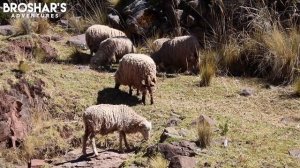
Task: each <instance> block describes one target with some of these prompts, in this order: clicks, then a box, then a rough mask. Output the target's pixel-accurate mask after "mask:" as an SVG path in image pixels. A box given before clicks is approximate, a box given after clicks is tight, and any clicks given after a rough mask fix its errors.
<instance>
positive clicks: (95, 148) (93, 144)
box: [91, 133, 98, 156]
mask: <svg viewBox="0 0 300 168" xmlns="http://www.w3.org/2000/svg"><path fill="white" fill-rule="evenodd" d="M91 140H92V146H93V152H94V154H95V155H96V156H98V152H97V147H96V141H95V134H94V133H93V134H92V135H91Z"/></svg>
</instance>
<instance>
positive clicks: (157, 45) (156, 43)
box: [152, 38, 170, 51]
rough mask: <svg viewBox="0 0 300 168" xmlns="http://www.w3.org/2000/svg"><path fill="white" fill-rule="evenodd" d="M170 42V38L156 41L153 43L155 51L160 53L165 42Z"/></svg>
mask: <svg viewBox="0 0 300 168" xmlns="http://www.w3.org/2000/svg"><path fill="white" fill-rule="evenodd" d="M169 40H170V38H160V39H156V40H154V41H153V43H152V45H153V51H158V50H159V49H160V48H161V47H162V45H163V44H164V42H166V41H169Z"/></svg>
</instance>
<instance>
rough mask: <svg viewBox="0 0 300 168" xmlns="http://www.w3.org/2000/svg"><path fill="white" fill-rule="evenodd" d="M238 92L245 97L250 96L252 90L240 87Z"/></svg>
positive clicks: (252, 92)
mask: <svg viewBox="0 0 300 168" xmlns="http://www.w3.org/2000/svg"><path fill="white" fill-rule="evenodd" d="M239 94H240V96H245V97H248V96H252V95H253V94H254V90H253V89H250V88H246V89H242V90H241V92H240V93H239Z"/></svg>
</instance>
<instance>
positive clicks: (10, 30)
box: [0, 25, 15, 36]
mask: <svg viewBox="0 0 300 168" xmlns="http://www.w3.org/2000/svg"><path fill="white" fill-rule="evenodd" d="M14 33H15V30H14V27H13V26H11V25H3V26H0V34H1V35H3V36H10V35H13V34H14Z"/></svg>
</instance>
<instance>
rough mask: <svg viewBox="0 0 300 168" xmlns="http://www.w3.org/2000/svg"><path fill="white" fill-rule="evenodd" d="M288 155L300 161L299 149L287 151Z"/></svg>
mask: <svg viewBox="0 0 300 168" xmlns="http://www.w3.org/2000/svg"><path fill="white" fill-rule="evenodd" d="M289 154H290V155H291V156H292V157H294V158H298V159H300V148H299V149H291V150H289Z"/></svg>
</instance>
